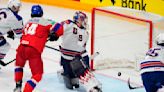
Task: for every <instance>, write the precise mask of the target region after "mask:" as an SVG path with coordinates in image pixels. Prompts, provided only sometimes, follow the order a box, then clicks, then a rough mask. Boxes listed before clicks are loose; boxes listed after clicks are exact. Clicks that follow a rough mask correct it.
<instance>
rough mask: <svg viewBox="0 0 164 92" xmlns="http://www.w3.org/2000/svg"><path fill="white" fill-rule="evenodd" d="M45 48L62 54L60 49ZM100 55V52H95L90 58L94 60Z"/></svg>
mask: <svg viewBox="0 0 164 92" xmlns="http://www.w3.org/2000/svg"><path fill="white" fill-rule="evenodd" d="M45 47H47V48H49V49H52V50H55V51H58V52H61V50H59V49H56V48H53V47H51V46H47V45H46V46H45ZM99 54H100V53H99V52H95V53H94V54H92V55H91V56H90V60H92V59H94V58H95V57H96V56H98V55H99Z"/></svg>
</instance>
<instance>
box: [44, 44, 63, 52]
mask: <svg viewBox="0 0 164 92" xmlns="http://www.w3.org/2000/svg"><path fill="white" fill-rule="evenodd" d="M45 47H47V48H49V49H52V50H56V51H58V52H60V50H59V49H56V48H53V47H51V46H47V45H46V46H45Z"/></svg>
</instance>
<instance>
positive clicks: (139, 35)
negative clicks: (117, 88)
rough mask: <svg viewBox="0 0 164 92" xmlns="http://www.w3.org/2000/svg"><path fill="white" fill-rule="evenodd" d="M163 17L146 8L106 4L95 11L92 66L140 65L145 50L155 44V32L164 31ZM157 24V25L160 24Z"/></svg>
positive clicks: (131, 66) (92, 36) (93, 17)
mask: <svg viewBox="0 0 164 92" xmlns="http://www.w3.org/2000/svg"><path fill="white" fill-rule="evenodd" d="M161 20H163V17H161V16H159V15H155V14H151V13H147V12H144V11H139V10H134V9H127V8H118V7H103V8H94V9H93V10H92V19H91V21H92V22H91V26H92V28H91V54H93V53H94V52H96V51H99V52H100V55H99V56H98V57H96V58H95V59H94V60H92V61H91V69H102V68H111V67H126V68H127V67H128V68H139V67H138V63H139V61H140V60H142V59H143V58H144V56H145V52H146V51H147V50H148V49H149V48H151V47H152V46H154V43H153V42H154V39H155V37H156V35H158V34H159V33H161V32H164V31H163V29H164V28H162V26H161V27H159V26H160V25H161ZM157 25H158V27H157Z"/></svg>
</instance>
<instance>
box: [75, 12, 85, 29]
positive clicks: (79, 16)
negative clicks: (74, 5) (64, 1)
mask: <svg viewBox="0 0 164 92" xmlns="http://www.w3.org/2000/svg"><path fill="white" fill-rule="evenodd" d="M73 21H74V22H75V23H78V24H79V25H80V27H84V28H85V29H88V17H87V15H86V14H85V13H83V12H81V11H77V12H75V14H74V16H73Z"/></svg>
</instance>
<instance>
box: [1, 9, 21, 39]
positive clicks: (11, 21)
mask: <svg viewBox="0 0 164 92" xmlns="http://www.w3.org/2000/svg"><path fill="white" fill-rule="evenodd" d="M22 28H23V20H22V17H21V16H19V15H18V14H17V13H14V12H12V11H11V10H10V9H9V8H2V9H0V36H2V35H5V34H6V33H7V32H8V31H13V32H14V33H15V34H16V35H15V36H19V37H20V35H21V29H22Z"/></svg>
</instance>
